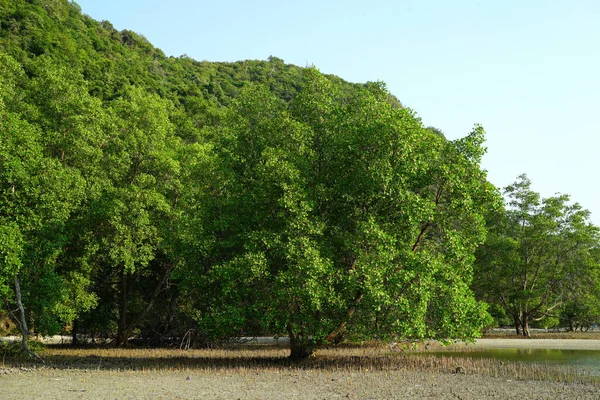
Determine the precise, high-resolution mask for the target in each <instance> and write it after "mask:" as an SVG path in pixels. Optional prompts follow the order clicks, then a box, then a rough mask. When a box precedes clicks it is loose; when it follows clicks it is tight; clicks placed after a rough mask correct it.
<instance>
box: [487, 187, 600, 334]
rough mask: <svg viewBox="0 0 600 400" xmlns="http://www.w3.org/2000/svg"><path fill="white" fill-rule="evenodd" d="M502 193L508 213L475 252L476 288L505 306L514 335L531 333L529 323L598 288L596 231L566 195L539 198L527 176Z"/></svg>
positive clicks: (572, 304)
mask: <svg viewBox="0 0 600 400" xmlns="http://www.w3.org/2000/svg"><path fill="white" fill-rule="evenodd" d="M505 194H506V196H507V211H506V213H505V214H504V215H499V216H498V217H497V219H496V221H494V223H493V226H492V227H491V229H490V232H489V233H488V238H487V240H486V243H485V245H483V246H482V247H481V248H480V249H479V251H478V257H477V269H476V278H475V282H476V284H475V287H476V291H477V292H478V294H479V295H480V297H482V298H484V299H486V300H487V301H490V302H495V303H497V304H499V305H501V306H502V307H503V308H504V309H505V311H506V313H507V314H508V315H510V316H511V318H512V319H513V321H514V324H515V329H516V331H517V334H522V335H523V336H530V332H529V326H530V323H531V322H532V321H539V320H541V319H543V318H547V317H553V316H554V317H556V316H558V315H559V313H560V311H561V309H563V312H568V310H569V309H573V307H576V304H581V303H580V300H582V299H584V298H586V297H588V296H589V295H591V294H593V293H595V292H596V291H597V289H595V288H594V287H597V285H598V283H599V282H598V281H597V280H596V279H595V276H597V270H598V267H599V261H600V258H599V257H598V247H599V244H600V232H599V230H598V228H597V227H596V226H594V225H593V224H592V223H591V222H590V221H589V215H590V213H589V211H587V210H583V209H582V208H581V206H580V205H579V204H577V203H574V204H571V203H569V197H568V196H566V195H559V196H555V197H550V198H546V199H540V195H539V194H538V193H536V192H534V191H533V190H531V182H530V181H529V179H528V178H527V176H525V175H521V176H519V177H518V179H517V181H516V182H515V183H513V184H512V185H510V186H507V187H506V189H505ZM565 307H566V308H565Z"/></svg>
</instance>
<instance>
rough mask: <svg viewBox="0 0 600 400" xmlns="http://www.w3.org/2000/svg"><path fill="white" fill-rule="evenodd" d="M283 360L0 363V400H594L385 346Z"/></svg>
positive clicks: (160, 352) (223, 356)
mask: <svg viewBox="0 0 600 400" xmlns="http://www.w3.org/2000/svg"><path fill="white" fill-rule="evenodd" d="M468 346H476V347H487V348H501V347H513V348H514V347H523V348H549V349H555V348H559V349H588V350H600V341H598V340H578V339H543V340H538V339H509V338H496V339H481V340H478V341H477V343H476V344H475V345H472V344H471V345H468ZM432 347H433V346H432ZM287 352H288V350H286V349H285V348H282V347H270V346H256V347H255V348H231V349H220V350H188V351H185V350H179V349H171V350H167V349H142V348H137V349H135V348H134V349H114V348H112V349H109V348H87V349H79V350H77V349H75V350H73V349H70V348H68V347H56V348H49V349H48V350H46V351H45V352H44V354H43V356H44V358H45V359H46V365H44V366H42V365H39V364H33V363H29V364H23V365H21V363H20V362H17V361H9V360H6V362H5V360H3V361H2V364H0V399H3V400H11V399H263V400H267V399H519V400H522V399H574V398H576V399H598V398H600V387H599V386H598V384H597V382H596V384H589V383H588V384H581V383H573V382H571V381H569V383H564V382H557V381H555V382H547V381H543V379H545V377H544V376H545V375H547V371H545V370H544V369H543V368H538V369H536V368H535V367H531V366H518V367H514V368H513V367H512V366H511V365H510V364H508V363H500V362H498V361H494V360H474V361H465V360H457V359H454V358H452V357H445V356H442V357H434V356H427V355H424V356H418V357H414V355H410V354H404V352H403V351H401V350H398V348H393V349H392V348H390V347H388V346H387V345H383V346H375V347H358V348H344V349H337V348H335V349H324V350H322V351H319V353H318V354H317V356H316V357H314V358H313V359H311V360H309V361H307V362H305V363H303V364H300V365H297V364H292V363H289V361H287V360H286V358H285V356H286V355H287ZM469 363H470V364H469ZM459 367H460V368H459ZM527 377H533V379H536V380H531V379H529V378H527ZM539 379H542V381H540V380H539ZM567 380H568V379H567Z"/></svg>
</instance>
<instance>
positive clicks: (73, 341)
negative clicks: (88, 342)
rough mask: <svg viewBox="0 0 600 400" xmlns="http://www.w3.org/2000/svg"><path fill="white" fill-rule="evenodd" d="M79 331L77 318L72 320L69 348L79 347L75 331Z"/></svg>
mask: <svg viewBox="0 0 600 400" xmlns="http://www.w3.org/2000/svg"><path fill="white" fill-rule="evenodd" d="M78 330H79V323H78V322H77V318H75V319H74V320H73V326H72V327H71V346H77V345H79V339H77V331H78Z"/></svg>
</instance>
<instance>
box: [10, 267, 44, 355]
mask: <svg viewBox="0 0 600 400" xmlns="http://www.w3.org/2000/svg"><path fill="white" fill-rule="evenodd" d="M15 294H16V297H17V307H18V309H19V318H18V319H17V322H18V323H19V328H20V330H21V338H22V339H21V348H22V349H23V352H24V353H26V354H29V355H30V356H32V357H34V358H35V359H37V360H39V361H41V362H44V360H42V358H41V357H40V356H38V355H37V354H35V353H34V352H33V351H31V350H30V349H29V344H28V343H27V341H28V340H29V329H27V317H26V316H25V308H24V307H23V301H22V298H21V283H20V282H19V276H18V275H15Z"/></svg>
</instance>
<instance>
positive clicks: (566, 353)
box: [428, 349, 600, 375]
mask: <svg viewBox="0 0 600 400" xmlns="http://www.w3.org/2000/svg"><path fill="white" fill-rule="evenodd" d="M428 354H433V355H439V356H445V357H457V358H475V359H477V358H492V359H496V360H501V361H519V362H524V363H531V364H540V365H546V364H547V365H557V366H563V367H569V369H571V368H573V369H577V370H584V371H586V372H588V373H591V374H593V375H600V351H598V350H547V349H477V350H470V351H445V352H432V353H428Z"/></svg>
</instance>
